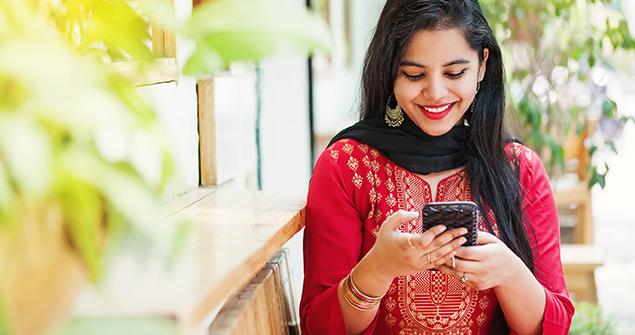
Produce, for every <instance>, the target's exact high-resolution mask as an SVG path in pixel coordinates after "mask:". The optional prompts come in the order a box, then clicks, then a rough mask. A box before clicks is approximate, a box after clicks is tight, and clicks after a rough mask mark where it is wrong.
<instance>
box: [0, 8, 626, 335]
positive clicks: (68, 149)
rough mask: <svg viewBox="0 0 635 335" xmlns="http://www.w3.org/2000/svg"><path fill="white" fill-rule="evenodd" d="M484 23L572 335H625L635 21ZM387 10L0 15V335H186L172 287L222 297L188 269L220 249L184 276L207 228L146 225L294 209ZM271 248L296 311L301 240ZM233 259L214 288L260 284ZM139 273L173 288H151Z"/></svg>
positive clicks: (510, 11) (214, 312)
mask: <svg viewBox="0 0 635 335" xmlns="http://www.w3.org/2000/svg"><path fill="white" fill-rule="evenodd" d="M480 3H481V6H482V7H483V9H484V12H485V14H486V16H487V18H488V20H489V22H490V24H491V26H492V28H493V30H494V31H495V33H496V35H497V38H498V41H499V43H500V44H501V46H502V48H503V53H504V57H505V66H506V71H507V73H506V75H507V78H506V80H507V94H508V100H507V108H508V118H507V123H508V127H509V129H510V130H511V132H512V133H513V134H514V135H516V136H518V137H520V138H521V139H522V140H523V141H524V142H525V143H526V145H528V146H529V147H530V148H532V149H533V150H535V151H536V152H537V153H539V155H540V156H541V158H542V159H543V162H544V164H545V166H546V167H547V169H548V171H549V174H550V178H551V181H552V184H553V188H554V194H555V196H556V201H557V203H558V207H559V212H560V224H561V239H562V243H563V252H562V259H563V264H564V266H565V275H566V277H567V283H568V287H569V289H570V291H571V293H572V297H573V299H574V301H575V302H576V305H577V313H576V316H575V318H574V324H573V326H572V331H571V333H572V334H633V333H635V309H633V308H632V301H633V299H635V287H634V286H633V278H635V247H633V242H632V236H635V212H634V211H633V209H632V208H633V205H632V204H631V200H632V198H631V196H630V195H631V193H632V190H633V187H635V183H634V182H633V176H631V175H630V173H632V169H633V167H635V86H633V85H632V83H633V82H634V80H635V53H634V51H635V39H634V38H633V36H635V3H634V2H632V1H620V0H543V1H524V0H482V1H480ZM383 4H384V1H381V0H310V1H305V0H285V1H282V0H279V1H273V0H271V1H268V0H249V1H247V0H233V1H232V0H209V1H201V0H149V1H137V0H130V1H128V0H108V1H107V0H29V1H21V0H0V284H1V285H0V334H5V333H7V334H8V333H11V334H13V333H15V334H48V333H51V332H52V331H55V332H57V333H59V334H87V333H90V334H110V333H115V332H116V333H118V334H126V333H130V334H141V333H153V334H174V333H177V332H181V333H184V332H183V331H182V330H177V328H178V327H177V326H179V325H180V324H181V323H180V322H181V321H180V320H181V319H182V318H183V319H187V320H189V319H188V316H187V315H188V314H187V313H184V312H183V311H182V310H180V307H179V308H177V307H174V306H181V305H179V304H180V303H181V301H182V300H187V299H189V295H188V294H192V295H193V296H195V293H192V292H190V291H189V286H187V285H189V284H184V283H189V282H190V281H192V282H195V283H193V284H191V285H193V286H196V287H198V286H200V285H202V284H201V282H205V281H204V280H202V279H200V278H203V277H204V275H205V274H206V273H208V272H209V275H210V276H211V277H213V278H221V279H222V280H225V281H227V282H230V281H231V280H230V279H227V278H234V277H230V276H229V275H227V276H225V274H224V272H223V271H225V270H223V271H220V270H218V269H220V268H223V269H225V267H219V268H213V267H212V268H208V269H205V270H203V269H200V268H198V267H196V266H199V267H200V266H201V265H200V263H201V261H200V259H206V258H208V257H210V258H213V257H215V256H214V255H215V253H216V255H220V254H222V255H225V254H226V253H225V252H229V250H230V248H229V247H227V246H226V244H223V243H216V244H213V245H211V246H210V245H204V244H203V245H202V246H201V248H202V250H208V253H201V252H200V251H193V252H194V253H197V255H196V257H194V258H195V259H196V262H194V263H196V264H198V265H191V264H190V262H189V261H191V259H190V260H188V257H189V256H188V255H190V254H188V252H187V251H186V252H184V253H182V254H183V255H184V256H183V255H181V256H180V257H181V258H179V257H177V256H174V255H175V254H177V252H176V251H175V250H189V249H191V248H194V245H197V244H196V243H193V242H192V236H194V239H196V236H197V234H200V231H199V230H198V228H196V224H197V223H204V224H205V225H210V226H212V227H213V226H214V225H215V224H217V223H216V222H214V220H213V219H210V217H206V216H205V215H203V214H204V213H203V212H198V214H196V215H198V216H196V215H193V217H194V218H189V217H187V216H184V218H180V219H179V220H178V222H170V224H167V225H164V224H161V225H159V224H157V223H158V222H165V221H166V219H165V218H166V217H170V215H165V213H166V210H167V209H169V211H171V212H170V213H173V212H179V211H186V212H187V208H189V207H188V206H190V205H191V204H193V203H195V202H196V201H198V200H196V201H195V200H191V199H194V198H196V199H199V198H197V197H199V195H200V194H205V196H208V194H213V196H215V197H217V198H214V199H215V200H214V201H211V204H209V205H206V206H209V208H211V209H214V208H215V206H219V203H222V202H223V199H234V198H233V197H230V196H224V194H225V192H227V190H239V191H245V192H255V193H245V194H260V195H262V196H264V197H265V198H267V199H273V200H271V201H272V203H273V204H272V205H267V206H271V207H275V206H276V203H277V200H276V199H282V197H280V196H279V194H295V195H298V196H299V197H300V198H303V197H304V196H305V194H306V191H307V188H308V182H309V180H310V176H311V173H312V168H313V165H314V163H315V160H316V159H317V157H319V155H320V154H321V152H322V151H323V150H324V149H325V146H326V144H327V143H328V142H329V140H330V139H331V138H332V136H333V135H334V134H336V133H337V132H338V131H339V130H341V129H343V128H345V127H347V126H349V125H351V124H353V123H354V122H356V121H357V120H358V115H359V92H360V87H359V85H360V80H361V69H362V66H363V61H364V56H365V52H366V48H367V45H368V43H369V40H370V38H371V35H372V33H373V29H374V25H375V24H376V22H377V19H378V16H379V13H380V11H381V9H382V6H383ZM205 192H207V193H205ZM241 198H249V197H238V198H237V199H234V200H231V201H236V203H235V204H234V205H233V207H232V208H231V210H227V209H223V213H225V214H226V215H227V216H228V217H232V219H231V220H229V219H228V220H229V222H230V223H231V222H233V221H232V220H234V218H240V217H241V215H242V214H241V213H243V212H244V213H246V212H247V208H245V207H242V206H243V203H242V201H244V200H242V199H241ZM184 199H185V200H184ZM188 199H189V200H188ZM201 199H202V198H201ZM228 201H229V200H228ZM268 201H270V200H268ZM200 202H201V203H202V202H203V201H200ZM252 205H253V204H251V203H250V204H247V205H245V206H252ZM254 206H256V205H254ZM280 206H281V207H282V208H287V207H286V206H287V205H286V204H285V203H284V202H282V200H281V201H280ZM209 208H208V209H209ZM268 208H269V207H267V208H266V210H268ZM204 209H205V208H204ZM266 210H261V209H258V210H256V212H266ZM269 219H271V217H270V216H267V220H269ZM235 220H239V219H235ZM168 221H169V220H168ZM192 223H194V225H192ZM258 224H261V225H262V223H261V222H260V223H258ZM192 226H195V228H192ZM199 226H200V225H199ZM159 227H160V228H159ZM249 232H252V230H249ZM216 234H221V233H218V232H217V233H216ZM185 236H189V239H188V238H187V237H185ZM217 236H222V237H219V239H225V235H217ZM234 239H236V240H237V241H236V243H237V244H236V246H237V248H238V249H237V250H243V249H245V248H244V245H240V244H238V243H245V241H243V240H242V239H241V238H235V237H234ZM287 240H288V241H287ZM250 241H251V240H250ZM267 241H268V240H267ZM263 243H265V242H263ZM266 243H269V242H266ZM266 243H265V244H266ZM282 244H283V246H284V248H283V249H284V250H285V252H284V254H285V255H286V256H284V257H286V259H287V261H286V262H287V263H285V264H287V265H285V267H286V270H285V271H286V272H287V275H286V276H287V277H285V278H286V279H284V280H283V282H284V285H283V286H284V287H285V290H286V291H285V292H286V293H285V295H284V297H285V299H286V300H287V302H286V305H287V306H291V307H293V306H294V305H295V306H298V305H299V298H300V292H301V285H302V232H301V231H300V232H299V233H298V234H295V232H293V233H291V234H290V235H289V236H287V237H286V238H284V239H283V240H282ZM197 247H198V246H197ZM223 248H224V249H223ZM277 248H278V247H276V249H277ZM196 250H199V249H196ZM209 250H211V251H209ZM231 250H232V252H233V250H234V249H231ZM130 255H133V256H132V258H130V257H131V256H130ZM251 255H252V254H251V253H248V254H245V255H242V254H241V255H240V256H236V257H233V258H235V259H238V260H242V259H244V260H245V261H244V262H242V261H241V262H242V263H241V262H238V261H236V263H231V264H230V265H231V266H229V267H228V268H232V269H234V268H236V269H246V268H251V267H254V268H260V267H261V266H262V264H260V263H257V262H256V265H253V264H252V263H254V262H249V261H248V260H249V259H252V258H250V257H251ZM243 256H244V257H243ZM241 257H243V258H241ZM269 257H271V255H268V256H267V259H268V258H269ZM230 258H232V257H224V259H230ZM121 259H123V260H124V261H121V262H120V261H119V260H121ZM130 259H132V260H130ZM183 259H185V260H183ZM156 262H160V263H163V262H168V263H169V262H171V264H172V265H173V266H174V264H175V263H176V264H177V265H176V267H173V268H172V269H173V270H169V271H171V272H169V273H171V274H174V273H177V274H178V276H175V277H172V276H171V275H165V279H164V280H163V281H161V280H158V278H157V276H154V277H152V276H151V275H150V274H154V272H151V271H146V270H144V269H145V266H147V265H148V264H154V263H156ZM120 263H123V264H124V265H119V264H120ZM203 263H204V261H203ZM179 265H181V266H182V267H186V268H187V269H185V270H183V269H181V268H179ZM175 269H178V270H175ZM193 269H194V270H193ZM219 271H220V273H219ZM144 273H145V275H146V276H148V279H147V281H143V278H144ZM228 273H230V272H228ZM232 273H233V272H232ZM249 273H251V274H252V275H253V274H255V273H256V272H249ZM214 276H216V277H214ZM133 278H134V279H135V280H132V279H133ZM175 278H176V279H175ZM206 278H207V277H206ZM214 280H216V279H214ZM241 280H242V279H241ZM249 280H251V277H249V276H247V278H245V279H244V281H240V282H241V283H243V284H244V283H247V282H248V281H249ZM212 282H213V283H214V285H216V284H215V283H216V282H214V281H212ZM241 285H242V284H241ZM241 285H238V286H237V287H232V290H234V291H232V290H227V288H226V287H224V286H218V287H216V286H214V287H213V288H212V289H211V290H212V292H215V291H228V292H226V293H227V295H226V296H224V298H223V299H221V300H220V303H215V304H211V306H207V309H206V310H205V312H201V311H197V312H196V313H199V314H201V315H204V317H203V316H202V317H201V318H202V319H205V324H206V326H204V327H205V329H206V330H205V331H201V330H200V329H198V332H199V333H205V332H209V333H213V334H216V333H218V334H222V333H229V332H227V328H225V330H224V331H221V330H219V329H222V327H224V326H219V322H218V321H216V323H215V322H214V320H220V319H222V318H224V317H225V316H223V314H227V313H225V312H224V311H225V309H224V307H223V306H225V307H226V306H227V304H228V301H231V299H232V298H231V294H235V293H237V292H243V291H241ZM175 287H179V288H180V289H182V288H183V287H185V288H187V289H182V290H181V291H178V290H176V289H175ZM191 291H195V290H191ZM161 292H163V293H161ZM184 292H186V293H187V294H186V293H184ZM182 296H187V297H188V298H187V299H184V298H182ZM132 297H134V299H133V298H132ZM180 297H181V298H180ZM192 299H193V300H196V299H198V298H192ZM132 300H134V302H133V301H132ZM188 303H190V302H189V300H188V301H187V302H185V303H184V304H185V305H187V304H188ZM197 306H198V305H197ZM290 309H291V310H292V312H291V314H297V310H294V308H290ZM183 315H186V316H185V317H184V316H183ZM135 318H139V320H140V321H139V322H131V321H130V320H136V319H135ZM289 318H290V319H291V321H293V320H295V321H293V322H296V323H297V316H295V317H294V316H289ZM87 320H88V321H87ZM223 320H224V319H223ZM293 322H291V323H293ZM185 323H187V322H185ZM291 323H289V329H292V327H291ZM209 324H212V326H211V328H209ZM214 324H215V325H216V326H214ZM113 325H114V326H113ZM175 325H176V326H175ZM296 326H297V324H296ZM109 327H111V328H109ZM112 327H114V328H112ZM117 327H118V328H117ZM215 327H216V328H215ZM207 328H209V329H211V330H207ZM113 329H116V330H113ZM185 333H189V332H185ZM273 333H276V332H273Z"/></svg>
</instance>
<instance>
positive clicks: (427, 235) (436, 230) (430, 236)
mask: <svg viewBox="0 0 635 335" xmlns="http://www.w3.org/2000/svg"><path fill="white" fill-rule="evenodd" d="M446 229H448V227H446V226H444V225H436V226H434V227H432V228H430V229H428V230H426V231H425V232H423V234H420V235H419V237H418V238H417V240H418V242H419V243H421V246H422V247H423V248H425V247H427V246H428V245H429V244H430V243H431V242H432V240H434V238H435V237H437V236H439V234H441V233H443V232H444V231H445V230H446Z"/></svg>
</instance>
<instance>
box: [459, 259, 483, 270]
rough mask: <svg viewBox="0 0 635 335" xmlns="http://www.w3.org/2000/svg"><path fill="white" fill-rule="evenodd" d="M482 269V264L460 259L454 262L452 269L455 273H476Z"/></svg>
mask: <svg viewBox="0 0 635 335" xmlns="http://www.w3.org/2000/svg"><path fill="white" fill-rule="evenodd" d="M481 269H482V263H481V262H476V261H468V260H464V259H460V258H456V259H455V261H454V269H452V270H453V271H454V272H456V273H463V272H466V273H478V272H479V270H481Z"/></svg>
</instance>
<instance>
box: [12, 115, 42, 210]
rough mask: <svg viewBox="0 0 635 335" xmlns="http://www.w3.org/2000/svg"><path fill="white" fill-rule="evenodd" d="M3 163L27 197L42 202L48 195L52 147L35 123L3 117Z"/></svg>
mask: <svg viewBox="0 0 635 335" xmlns="http://www.w3.org/2000/svg"><path fill="white" fill-rule="evenodd" d="M0 159H1V160H3V161H4V162H5V163H6V165H7V168H8V171H11V174H10V178H12V179H14V180H15V182H16V183H17V184H18V185H20V187H21V191H22V192H24V194H25V195H26V196H28V197H32V198H39V197H42V196H44V194H46V193H47V192H48V189H49V187H50V183H51V178H52V176H51V168H52V146H51V143H50V141H49V139H48V136H47V134H46V133H45V131H44V129H42V128H41V127H39V126H38V125H37V124H35V122H33V120H29V119H27V118H24V117H18V116H6V115H3V114H0ZM5 171H6V170H5ZM8 171H6V172H8Z"/></svg>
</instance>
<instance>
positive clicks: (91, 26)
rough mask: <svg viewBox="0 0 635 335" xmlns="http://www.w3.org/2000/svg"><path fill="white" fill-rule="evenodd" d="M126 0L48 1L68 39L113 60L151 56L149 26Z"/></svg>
mask: <svg viewBox="0 0 635 335" xmlns="http://www.w3.org/2000/svg"><path fill="white" fill-rule="evenodd" d="M129 2H130V1H126V0H65V1H60V2H57V1H50V2H48V4H49V6H50V10H51V15H52V17H53V18H54V20H55V22H56V23H57V26H58V28H59V29H60V31H61V32H62V33H63V34H64V35H65V36H66V38H67V39H68V41H69V42H70V43H72V44H73V45H75V46H76V47H78V48H79V49H81V50H85V51H88V50H90V51H93V52H99V53H100V54H101V55H102V56H104V57H108V58H110V59H111V60H131V59H137V60H141V59H149V58H150V57H151V56H152V52H151V50H150V48H149V46H148V45H149V44H150V33H149V25H148V23H147V22H145V21H144V19H143V18H142V17H141V16H140V15H139V13H137V12H136V11H135V10H134V9H133V8H132V7H131V6H130V5H129Z"/></svg>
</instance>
